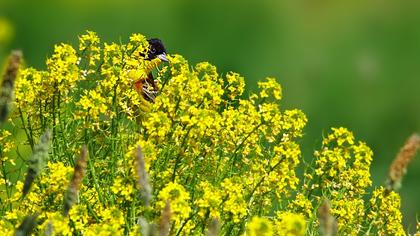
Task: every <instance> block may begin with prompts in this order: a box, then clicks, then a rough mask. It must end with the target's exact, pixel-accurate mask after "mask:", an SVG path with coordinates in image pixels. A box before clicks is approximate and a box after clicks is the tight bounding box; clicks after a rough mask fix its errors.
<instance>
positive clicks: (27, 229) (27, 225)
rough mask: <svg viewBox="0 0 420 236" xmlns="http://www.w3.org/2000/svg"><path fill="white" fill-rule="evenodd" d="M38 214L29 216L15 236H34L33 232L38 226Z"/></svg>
mask: <svg viewBox="0 0 420 236" xmlns="http://www.w3.org/2000/svg"><path fill="white" fill-rule="evenodd" d="M37 218H38V214H35V215H27V216H25V218H24V219H23V221H22V224H20V225H19V227H18V228H17V229H16V230H15V233H14V236H27V235H32V231H33V230H34V228H35V226H36V219H37Z"/></svg>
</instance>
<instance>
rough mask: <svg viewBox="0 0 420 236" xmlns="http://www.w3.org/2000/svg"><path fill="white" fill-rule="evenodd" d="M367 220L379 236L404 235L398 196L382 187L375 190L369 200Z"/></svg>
mask: <svg viewBox="0 0 420 236" xmlns="http://www.w3.org/2000/svg"><path fill="white" fill-rule="evenodd" d="M370 204H371V208H370V211H369V213H368V218H369V219H370V220H371V221H372V223H373V225H374V226H375V227H376V228H377V230H378V234H380V235H405V232H404V228H403V226H402V214H401V211H400V207H401V200H400V196H399V195H398V194H397V193H396V192H394V191H389V190H386V189H385V188H384V187H379V188H377V189H375V190H374V191H373V193H372V197H371V199H370Z"/></svg>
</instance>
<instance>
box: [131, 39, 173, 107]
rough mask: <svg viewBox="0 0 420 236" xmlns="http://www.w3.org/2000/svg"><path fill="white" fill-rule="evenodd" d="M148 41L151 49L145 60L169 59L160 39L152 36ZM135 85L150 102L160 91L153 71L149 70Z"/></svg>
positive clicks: (165, 60) (164, 60)
mask: <svg viewBox="0 0 420 236" xmlns="http://www.w3.org/2000/svg"><path fill="white" fill-rule="evenodd" d="M147 42H148V43H149V50H148V53H147V55H145V60H148V61H151V60H153V59H155V58H159V59H160V60H161V61H163V62H168V61H169V60H168V58H167V56H166V49H165V46H164V45H163V43H162V41H161V40H160V39H158V38H151V39H148V40H147ZM143 56H144V55H143ZM134 87H135V89H136V90H137V91H138V92H139V93H141V94H142V95H143V97H144V99H146V100H147V101H149V102H154V100H155V97H156V96H157V93H158V88H157V84H156V81H155V79H154V78H153V74H152V72H149V73H148V74H147V77H146V78H140V79H139V80H137V81H136V82H135V83H134Z"/></svg>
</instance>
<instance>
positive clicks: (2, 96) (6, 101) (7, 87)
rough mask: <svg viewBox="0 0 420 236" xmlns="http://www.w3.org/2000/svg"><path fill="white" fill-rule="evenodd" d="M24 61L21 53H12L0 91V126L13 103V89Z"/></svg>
mask: <svg viewBox="0 0 420 236" xmlns="http://www.w3.org/2000/svg"><path fill="white" fill-rule="evenodd" d="M21 60H22V52H21V51H18V50H17V51H12V53H11V54H10V56H9V60H8V62H7V66H6V70H5V72H4V75H3V81H2V83H1V91H0V124H1V123H3V122H4V121H5V120H6V118H7V116H8V114H9V106H10V102H11V101H12V94H13V89H14V86H15V80H16V76H17V74H18V70H19V65H20V63H21Z"/></svg>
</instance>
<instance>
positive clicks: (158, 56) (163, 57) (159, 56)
mask: <svg viewBox="0 0 420 236" xmlns="http://www.w3.org/2000/svg"><path fill="white" fill-rule="evenodd" d="M157 58H159V59H160V60H161V61H165V62H168V61H169V60H168V58H167V57H166V53H162V54H159V55H157Z"/></svg>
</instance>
